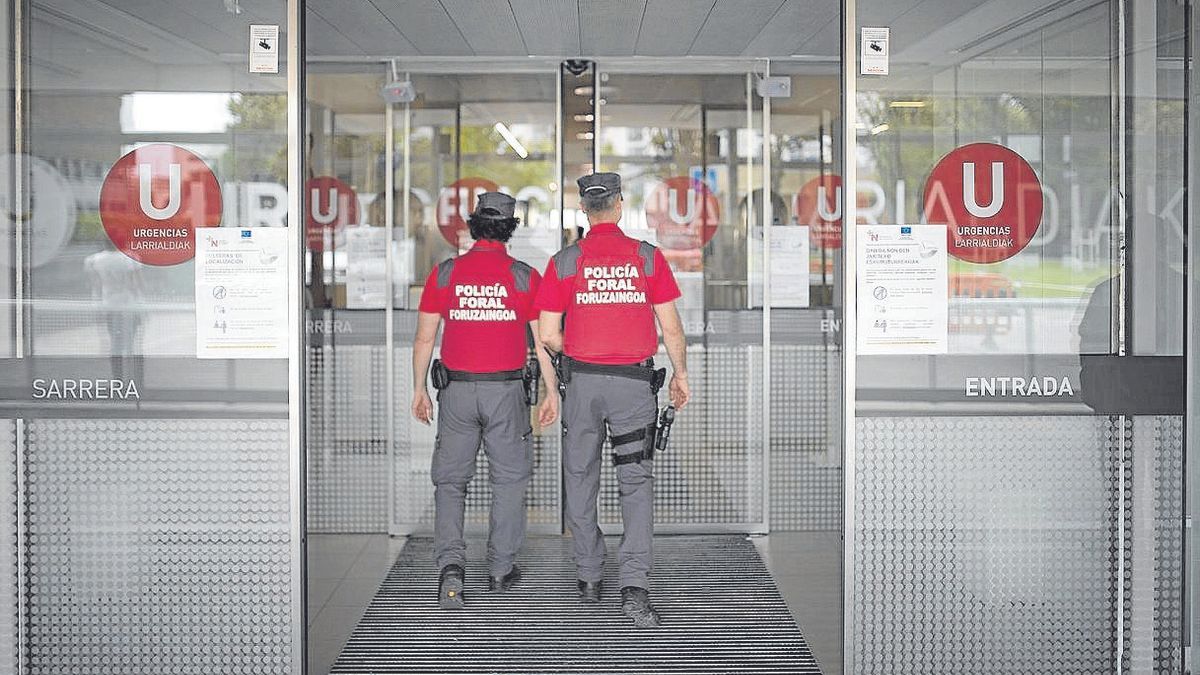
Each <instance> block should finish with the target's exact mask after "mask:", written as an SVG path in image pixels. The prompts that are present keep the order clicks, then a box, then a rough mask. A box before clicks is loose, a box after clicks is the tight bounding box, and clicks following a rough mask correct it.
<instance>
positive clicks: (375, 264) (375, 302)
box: [346, 226, 387, 309]
mask: <svg viewBox="0 0 1200 675" xmlns="http://www.w3.org/2000/svg"><path fill="white" fill-rule="evenodd" d="M386 306H387V230H386V229H384V228H382V227H370V226H363V227H351V228H347V230H346V308H347V309H383V308H384V307H386Z"/></svg>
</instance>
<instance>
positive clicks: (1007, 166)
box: [846, 0, 1188, 673]
mask: <svg viewBox="0 0 1200 675" xmlns="http://www.w3.org/2000/svg"><path fill="white" fill-rule="evenodd" d="M1184 9H1185V8H1184V6H1183V5H1182V4H1180V3H1176V2H1170V1H1164V2H1135V3H1122V2H1101V3H1094V2H1093V3H1089V2H1065V3H1057V4H1054V5H1043V4H1039V3H1034V2H1024V3H1022V2H1018V3H1015V4H1014V3H999V2H985V3H973V4H972V5H970V6H962V7H953V8H949V7H945V6H942V7H938V8H937V9H936V10H935V9H934V8H932V7H929V8H926V7H924V6H917V7H913V8H905V7H900V6H897V5H895V4H894V3H884V2H876V1H874V0H866V1H860V2H858V3H857V10H858V17H857V25H856V26H855V31H856V32H855V35H854V38H855V42H856V43H861V44H860V51H859V53H858V58H857V60H856V61H855V62H854V63H853V64H849V65H852V66H853V67H854V74H855V75H856V76H857V77H856V82H857V96H856V102H857V115H856V118H855V124H856V129H855V133H854V135H855V137H856V139H857V142H856V146H857V149H856V152H855V154H854V155H853V159H852V161H855V162H856V166H857V171H858V192H859V196H858V199H857V200H856V207H857V218H858V223H859V224H858V226H857V227H856V235H857V236H856V239H857V246H856V249H855V250H854V251H847V255H855V256H856V258H855V260H856V265H857V266H858V269H857V271H856V272H857V274H856V279H855V281H856V282H857V313H856V317H857V324H856V330H857V332H858V341H857V346H858V348H859V356H858V358H857V372H858V377H857V383H856V385H857V388H856V402H855V408H856V411H857V419H856V423H855V426H854V429H855V433H856V434H857V440H856V443H855V447H854V465H855V470H854V473H853V476H852V478H851V480H853V481H854V483H853V489H854V495H855V498H854V500H853V504H852V507H853V512H852V514H851V515H852V518H853V519H854V520H853V528H852V531H851V532H850V533H849V535H848V536H852V537H853V547H852V548H853V551H854V557H853V560H851V561H849V562H848V564H850V565H851V566H852V569H853V577H854V583H853V587H852V588H851V589H850V590H849V596H848V599H849V604H848V605H847V611H849V612H851V615H852V621H853V626H854V629H853V634H852V635H849V636H847V639H848V649H847V654H846V655H847V658H848V659H850V660H851V661H850V662H851V663H852V668H851V670H853V672H863V673H866V672H885V671H886V672H895V671H904V672H984V671H988V672H991V671H997V670H1004V671H1008V670H1012V671H1019V670H1044V669H1046V668H1050V669H1051V670H1054V671H1055V672H1064V673H1065V672H1095V671H1108V670H1112V669H1114V668H1115V669H1116V670H1118V671H1119V672H1178V671H1179V670H1180V667H1181V663H1182V658H1183V646H1182V642H1181V626H1182V625H1183V624H1182V622H1183V614H1182V594H1183V580H1184V579H1183V574H1182V563H1183V548H1182V532H1183V530H1182V529H1181V527H1180V520H1181V519H1182V516H1183V512H1182V494H1183V492H1182V490H1183V485H1184V483H1183V462H1182V456H1183V433H1182V429H1183V413H1184V401H1185V389H1186V383H1185V379H1184V369H1183V366H1184V363H1183V359H1182V354H1183V337H1184V330H1183V327H1184V323H1183V318H1182V317H1183V316H1184V313H1185V312H1184V309H1185V305H1184V297H1183V292H1182V289H1183V280H1184V269H1183V267H1182V262H1183V247H1182V244H1183V242H1184V240H1185V237H1186V232H1187V231H1188V230H1187V223H1186V220H1185V215H1184V214H1185V210H1184V207H1183V203H1184V202H1183V198H1184V195H1185V191H1184V180H1183V176H1184V171H1183V166H1184V160H1185V150H1184V147H1185V143H1184V140H1185V134H1184V127H1185V120H1186V115H1187V112H1188V111H1187V107H1186V101H1185V99H1184V95H1183V92H1184V88H1183V78H1184V75H1185V73H1186V68H1185V63H1184V61H1183V58H1182V55H1183V46H1184V44H1185V42H1184V35H1185V33H1184V31H1182V30H1181V29H1180V27H1181V26H1183V24H1184V18H1185V11H1184ZM884 29H886V30H887V32H886V33H885V32H883V30H884ZM881 54H882V55H881ZM943 230H944V234H943V232H942V231H943ZM924 237H928V238H927V239H925V238H924ZM881 242H882V243H881ZM888 247H892V248H891V249H889V248H888ZM896 251H913V252H914V254H915V257H913V258H911V259H910V258H888V257H887V256H888V255H890V254H894V253H895V252H896ZM885 259H886V260H893V261H894V265H893V266H892V267H891V268H888V267H886V266H884V265H882V264H881V263H880V262H879V261H880V260H885ZM911 261H916V262H911ZM905 275H908V276H905ZM913 275H916V276H913ZM941 275H944V277H943V276H941ZM914 279H916V281H914ZM941 283H944V287H943V286H941V285H940V284H941ZM943 288H944V291H943V290H942V289H943ZM917 295H920V298H918V299H916V300H914V298H915V297H917ZM943 295H944V298H943ZM906 303H918V304H916V305H909V304H906ZM911 306H919V307H921V308H922V312H923V313H922V315H921V317H920V318H921V320H922V321H923V323H921V324H920V327H919V328H914V326H917V324H915V323H906V322H907V321H908V316H909V315H908V314H906V312H908V311H910V310H911ZM943 317H944V318H943ZM905 330H909V331H911V332H910V333H907V334H906V335H908V337H907V338H905V340H907V341H905V340H901V339H900V338H895V337H891V333H889V331H890V332H892V333H896V334H900V333H899V332H900V331H905ZM931 614H932V615H938V616H955V617H957V618H956V620H955V621H951V622H937V623H936V624H926V623H923V622H921V621H920V620H919V618H918V617H920V616H928V615H931ZM897 629H899V630H903V631H905V634H906V635H907V636H908V637H907V639H906V640H904V641H903V642H902V643H897V642H895V641H894V640H893V639H891V637H890V636H891V635H892V634H893V632H892V631H894V630H897ZM1047 664H1052V665H1050V666H1047Z"/></svg>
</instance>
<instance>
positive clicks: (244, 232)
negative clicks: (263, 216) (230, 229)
mask: <svg viewBox="0 0 1200 675" xmlns="http://www.w3.org/2000/svg"><path fill="white" fill-rule="evenodd" d="M251 232H253V230H242V239H249V238H250V234H251Z"/></svg>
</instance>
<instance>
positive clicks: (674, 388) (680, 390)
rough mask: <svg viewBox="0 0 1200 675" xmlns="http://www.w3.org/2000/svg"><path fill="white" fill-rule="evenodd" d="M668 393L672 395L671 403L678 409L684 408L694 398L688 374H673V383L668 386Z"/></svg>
mask: <svg viewBox="0 0 1200 675" xmlns="http://www.w3.org/2000/svg"><path fill="white" fill-rule="evenodd" d="M667 395H668V396H670V398H671V403H672V405H674V406H675V408H676V409H677V410H683V408H684V406H686V405H687V404H688V401H690V400H691V398H692V390H691V389H689V388H688V380H687V375H683V376H680V375H672V376H671V384H670V386H668V387H667Z"/></svg>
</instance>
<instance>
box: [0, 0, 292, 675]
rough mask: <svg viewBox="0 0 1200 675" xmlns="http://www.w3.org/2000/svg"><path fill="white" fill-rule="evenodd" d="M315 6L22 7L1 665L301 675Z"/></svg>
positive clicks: (12, 54)
mask: <svg viewBox="0 0 1200 675" xmlns="http://www.w3.org/2000/svg"><path fill="white" fill-rule="evenodd" d="M297 7H298V3H296V2H291V3H284V2H276V3H246V2H243V3H238V2H227V3H202V4H197V3H191V2H120V3H118V2H75V1H67V0H64V1H53V2H29V1H24V0H21V1H18V2H13V3H8V4H6V5H5V8H4V9H3V11H2V12H0V15H2V17H3V22H2V23H3V31H4V33H3V37H2V38H0V40H2V41H3V43H4V44H5V46H6V49H5V53H6V54H8V55H9V61H8V66H7V67H6V68H5V69H4V70H3V72H4V73H5V75H4V76H3V77H4V78H6V80H5V82H4V86H3V90H4V92H5V94H4V96H5V101H4V104H3V105H0V110H3V111H5V112H4V113H3V114H2V115H0V117H2V118H3V122H2V123H3V124H5V125H7V126H6V128H7V129H8V130H9V133H6V134H4V135H3V139H4V140H3V141H2V142H0V175H2V176H3V178H2V180H0V199H2V200H3V204H4V208H3V217H2V219H0V222H2V225H3V227H2V232H0V267H3V270H4V271H3V273H2V274H0V293H2V294H3V296H2V298H0V306H2V307H3V308H4V325H3V328H0V357H2V358H3V359H4V363H3V365H0V378H2V379H3V386H0V407H2V408H3V409H4V414H3V416H2V417H3V420H2V421H0V453H2V454H3V457H2V458H0V475H3V479H2V484H3V488H2V489H3V492H4V494H5V499H4V505H3V507H2V508H3V509H4V513H3V515H2V516H0V522H2V523H3V525H0V535H3V536H2V538H3V542H4V543H3V547H4V548H3V552H2V553H0V602H4V603H6V608H5V613H4V616H5V617H6V619H5V620H0V631H2V632H3V636H2V637H0V644H2V645H4V647H3V649H0V671H2V672H22V673H26V672H27V673H69V672H90V673H100V672H103V673H137V672H213V673H216V672H248V671H250V670H255V671H257V672H263V673H280V674H283V673H291V672H296V669H298V667H299V665H300V663H301V659H302V656H301V649H302V647H301V644H300V641H301V631H300V628H301V598H302V595H301V587H300V570H301V565H302V560H301V556H300V550H301V542H300V540H299V537H298V536H297V535H298V534H299V532H300V528H299V522H298V520H299V519H298V513H299V509H300V505H299V484H298V481H296V480H295V477H296V476H298V475H299V465H298V462H297V461H296V458H297V456H298V455H295V454H293V452H292V451H293V450H295V451H296V452H298V449H297V448H295V446H294V445H293V443H292V440H293V437H292V434H291V431H292V428H291V426H290V425H289V422H290V421H296V422H298V420H296V419H295V418H290V417H289V402H290V401H291V400H292V399H291V398H290V397H289V394H290V393H291V392H290V390H289V365H290V363H291V361H290V357H291V356H293V352H292V350H293V349H294V347H295V345H296V344H297V343H296V341H295V340H294V339H293V338H294V334H293V332H292V329H293V328H294V327H295V326H294V323H293V317H292V316H291V315H290V314H289V313H288V310H289V308H292V307H294V302H293V300H294V298H293V297H292V296H291V295H290V293H291V292H292V291H294V290H296V288H295V287H294V286H293V285H292V284H291V282H290V279H289V276H288V274H289V271H291V270H294V269H296V266H297V262H298V261H297V253H298V248H291V247H289V241H291V242H296V241H298V239H297V237H298V235H297V234H296V232H295V230H294V229H293V230H289V229H288V228H287V226H288V224H289V218H288V215H289V203H288V195H289V191H288V190H289V175H288V166H289V164H288V160H289V137H288V106H289V103H290V101H291V99H290V98H289V93H288V92H289V79H288V75H289V68H293V67H296V65H297V64H295V62H294V61H292V60H290V59H287V58H284V57H283V56H282V55H281V54H280V52H286V51H287V46H288V45H289V38H290V39H291V43H292V44H294V43H295V40H296V39H298V36H297V35H296V31H295V30H294V29H295V28H296V27H297V26H298V24H296V23H295V21H289V19H293V20H294V19H295V18H296V16H297V15H296V14H295V10H296V8H297ZM289 12H292V13H291V14H289ZM289 26H290V27H291V29H289ZM252 34H253V35H254V36H255V41H256V44H257V42H263V43H265V44H266V45H267V47H266V48H262V49H261V50H260V52H259V53H260V54H264V55H265V56H264V57H263V58H261V59H258V60H256V61H255V62H254V63H251V59H250V57H249V56H248V47H249V45H250V38H251V36H252ZM18 596H19V609H18V610H16V611H12V610H11V607H12V606H13V605H12V604H11V603H12V602H13V601H14V600H17V599H18ZM18 617H19V621H20V630H19V632H18V631H17V619H18Z"/></svg>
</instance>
